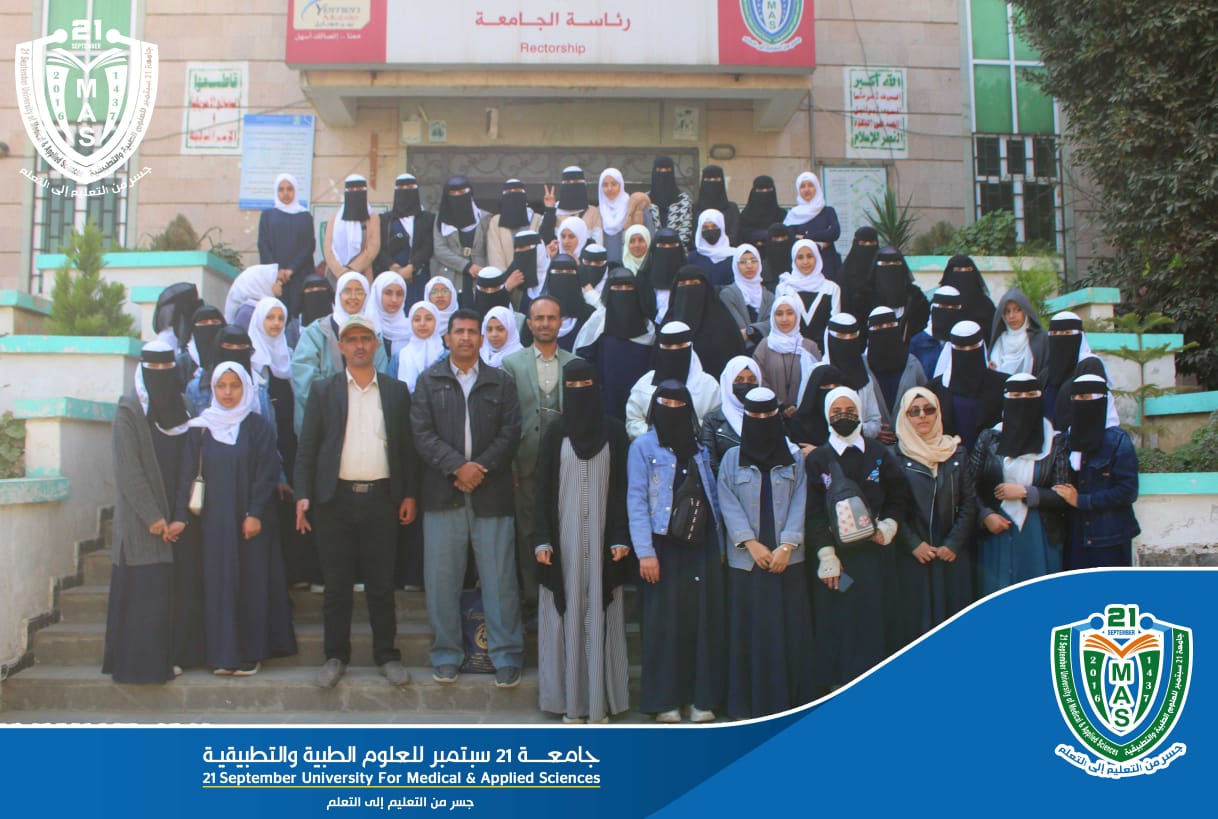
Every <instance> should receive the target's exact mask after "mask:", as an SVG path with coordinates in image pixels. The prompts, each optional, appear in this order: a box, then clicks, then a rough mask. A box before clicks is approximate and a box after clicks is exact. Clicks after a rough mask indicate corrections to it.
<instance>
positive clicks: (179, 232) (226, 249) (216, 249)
mask: <svg viewBox="0 0 1218 819" xmlns="http://www.w3.org/2000/svg"><path fill="white" fill-rule="evenodd" d="M213 231H214V232H215V234H216V237H215V238H213V237H212V232H213ZM222 235H223V231H222V230H220V228H218V227H210V228H208V229H207V230H205V231H204V232H203V235H202V236H200V235H199V234H198V233H197V232H196V231H195V229H194V227H193V226H192V225H191V224H190V220H189V219H187V218H186V217H185V216H184V215H182V214H180V213H179V214H178V215H177V216H175V217H173V219H172V220H171V221H170V222H169V224H168V225H166V226H165V229H164V230H163V231H161V232H160V233H156V234H153V235H152V236H150V237H149V242H148V248H147V249H148V250H206V251H207V252H208V253H210V254H212V255H213V256H215V257H216V258H218V259H220V260H222V261H225V262H227V263H228V264H230V265H232V266H233V267H236V268H238V269H240V268H241V267H243V266H244V265H243V264H242V262H241V253H240V252H239V251H238V250H237V249H236V248H235V247H233V246H232V245H231V244H229V243H228V242H225V241H223V240H221V239H220V238H219V237H220V236H222ZM205 241H206V243H207V246H206V247H204V242H205Z"/></svg>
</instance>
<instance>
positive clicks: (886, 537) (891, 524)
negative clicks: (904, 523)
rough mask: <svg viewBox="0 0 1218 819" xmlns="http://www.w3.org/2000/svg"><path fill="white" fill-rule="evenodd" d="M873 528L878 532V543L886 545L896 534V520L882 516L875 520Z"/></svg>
mask: <svg viewBox="0 0 1218 819" xmlns="http://www.w3.org/2000/svg"><path fill="white" fill-rule="evenodd" d="M875 528H876V529H877V530H878V531H879V533H880V544H881V545H883V546H887V545H888V544H889V543H892V539H893V538H894V537H896V536H897V522H896V521H895V520H893V519H892V518H884V519H882V520H877V521H876V522H875Z"/></svg>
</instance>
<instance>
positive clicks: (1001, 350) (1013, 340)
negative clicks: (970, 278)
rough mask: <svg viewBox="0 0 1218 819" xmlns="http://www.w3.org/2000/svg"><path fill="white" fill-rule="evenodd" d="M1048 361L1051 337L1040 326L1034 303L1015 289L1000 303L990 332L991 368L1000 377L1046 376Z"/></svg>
mask: <svg viewBox="0 0 1218 819" xmlns="http://www.w3.org/2000/svg"><path fill="white" fill-rule="evenodd" d="M1048 360H1049V337H1048V334H1047V333H1045V331H1044V328H1042V327H1041V324H1040V316H1039V315H1037V313H1036V310H1035V308H1033V307H1032V301H1031V300H1030V299H1029V298H1028V297H1027V296H1026V295H1024V292H1023V291H1022V290H1020V289H1019V288H1017V287H1012V288H1011V289H1010V290H1008V291H1007V292H1006V294H1005V295H1003V297H1002V299H1001V300H1000V301H999V302H998V309H997V311H995V313H994V324H993V326H992V327H991V328H990V364H992V365H993V367H994V369H996V370H998V372H1000V373H1006V374H1007V375H1014V374H1015V373H1032V375H1035V376H1036V377H1038V378H1039V377H1041V376H1042V375H1043V374H1044V370H1045V366H1046V364H1048Z"/></svg>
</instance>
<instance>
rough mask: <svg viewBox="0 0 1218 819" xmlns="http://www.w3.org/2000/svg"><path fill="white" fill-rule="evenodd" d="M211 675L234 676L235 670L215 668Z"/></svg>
mask: <svg viewBox="0 0 1218 819" xmlns="http://www.w3.org/2000/svg"><path fill="white" fill-rule="evenodd" d="M211 673H213V674H215V675H216V676H217V677H231V676H233V670H232V669H231V668H213V669H212V670H211Z"/></svg>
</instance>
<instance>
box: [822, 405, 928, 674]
mask: <svg viewBox="0 0 1218 819" xmlns="http://www.w3.org/2000/svg"><path fill="white" fill-rule="evenodd" d="M825 403H826V407H827V408H826V414H825V420H827V421H828V422H829V441H828V443H827V444H826V445H825V446H820V447H817V448H816V449H815V450H814V451H813V452H812V454H811V455H809V456H808V457H807V459H806V461H805V468H806V469H807V472H808V504H807V522H806V528H805V530H804V531H805V542H806V543H807V547H808V550H809V560H808V561H807V562H806V563H805V564H804V565H805V567H807V572H808V585H809V586H810V587H811V589H812V605H813V609H814V615H813V620H814V622H815V623H816V641H815V644H814V650H815V652H816V668H817V677H818V686H817V687H818V690H826V689H832V688H835V687H837V686H841V685H845V684H846V683H848V682H850V680H852V679H854V678H855V677H857V676H859V675H860V674H862V673H863V672H865V671H867V669H869V668H871V667H872V666H874V665H875V664H876V663H878V662H880V661H881V660H883V659H884V658H885V657H887V656H888V655H889V654H890V653H891V652H892V651H893V650H895V649H896V648H898V647H899V646H900V637H901V634H900V632H901V626H900V622H899V617H900V608H899V606H898V602H897V601H898V597H897V585H896V583H897V581H896V561H895V556H894V553H893V549H892V546H891V545H890V544H891V543H892V541H893V539H894V538H895V537H896V536H897V533H898V532H899V531H900V529H901V526H902V525H903V522H904V521H905V520H906V515H907V512H908V507H909V485H908V484H907V483H906V481H905V475H904V473H903V471H902V469H901V467H900V465H899V464H898V463H897V461H896V458H894V457H893V455H892V452H891V450H889V449H888V448H887V447H886V446H883V445H882V444H880V443H878V442H876V441H871V440H868V439H866V438H864V437H863V435H862V424H861V421H860V412H861V406H860V401H859V397H858V393H856V392H855V391H854V390H852V389H850V388H849V387H838V388H836V389H834V390H831V391H830V392H829V394H828V395H827V396H826V398H825ZM838 470H840V474H841V475H842V476H843V477H845V478H847V479H849V480H851V481H853V482H854V484H855V486H856V487H857V488H858V490H859V491H860V493H861V495H860V497H861V498H862V499H863V501H864V502H865V503H866V505H867V510H868V511H869V512H870V518H871V521H872V523H873V525H874V526H875V534H874V535H872V537H871V538H870V539H867V540H858V541H854V542H852V543H845V544H843V543H840V542H839V541H838V539H837V536H836V534H835V532H836V527H831V526H830V520H829V511H828V509H827V503H826V494H827V492H828V490H829V489H831V488H834V487H835V484H834V473H835V472H837V471H838ZM813 550H815V552H816V558H817V559H816V560H815V561H813V560H811V553H812V551H813Z"/></svg>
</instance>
